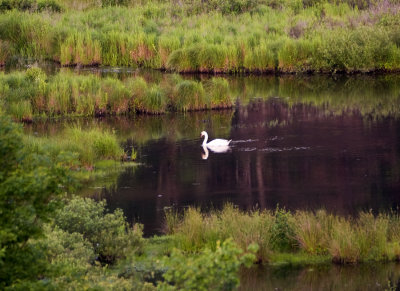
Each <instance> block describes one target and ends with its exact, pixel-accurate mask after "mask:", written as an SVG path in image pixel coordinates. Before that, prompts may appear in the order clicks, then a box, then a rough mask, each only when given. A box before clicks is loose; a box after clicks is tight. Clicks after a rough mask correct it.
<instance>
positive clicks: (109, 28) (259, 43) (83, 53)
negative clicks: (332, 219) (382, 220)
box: [0, 0, 400, 73]
mask: <svg viewBox="0 0 400 291" xmlns="http://www.w3.org/2000/svg"><path fill="white" fill-rule="evenodd" d="M23 2H24V3H27V4H26V5H25V6H23V7H22V6H21V5H17V4H16V3H18V1H11V0H2V2H1V3H3V5H0V11H2V12H1V14H0V65H1V64H4V63H6V62H7V61H9V60H10V58H13V57H15V56H19V57H23V58H30V59H49V60H53V61H56V62H59V63H60V64H61V65H63V66H75V65H79V66H91V65H107V66H129V67H145V68H154V69H167V70H171V71H175V72H210V73H228V72H230V73H234V72H260V73H265V72H281V73H293V72H338V71H340V72H348V73H351V72H369V71H398V70H399V69H400V48H399V46H400V36H399V31H400V29H399V27H400V18H399V15H400V13H399V9H400V6H399V3H398V1H394V0H393V1H391V0H379V1H357V0H341V1H328V0H325V1H319V0H318V1H317V0H315V1H314V0H311V1H309V0H296V1H287V0H282V1H264V0H257V1H249V0H245V1H207V2H206V3H204V1H197V0H193V1H183V2H181V3H180V5H176V3H175V2H174V1H141V2H136V1H128V0H126V1H122V0H121V1H114V0H113V1H106V0H104V1H89V0H76V1H72V2H71V1H65V0H40V1H39V0H37V1H34V0H32V1H31V0H29V1H28V0H27V1H23ZM4 3H8V4H4Z"/></svg>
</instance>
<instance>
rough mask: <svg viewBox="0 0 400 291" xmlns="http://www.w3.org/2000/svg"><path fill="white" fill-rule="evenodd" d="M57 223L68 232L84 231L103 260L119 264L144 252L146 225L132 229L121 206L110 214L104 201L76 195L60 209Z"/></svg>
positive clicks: (84, 234)
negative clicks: (131, 255)
mask: <svg viewBox="0 0 400 291" xmlns="http://www.w3.org/2000/svg"><path fill="white" fill-rule="evenodd" d="M55 225H56V226H57V227H59V228H60V229H62V230H64V231H66V232H68V233H80V234H82V235H83V237H84V238H85V239H86V240H88V241H89V242H90V243H91V244H92V247H93V249H94V251H95V253H96V254H98V256H99V260H100V261H101V262H103V263H111V264H112V263H115V262H116V260H118V259H121V258H125V257H126V256H128V255H130V254H132V253H134V252H137V251H140V249H141V247H142V244H143V239H142V227H141V226H140V225H135V226H134V227H133V228H131V227H130V226H129V225H128V223H126V221H125V218H124V216H123V213H122V211H121V210H119V209H117V210H115V211H114V212H113V213H106V210H105V202H104V201H100V202H95V201H94V200H92V199H89V198H78V197H76V198H73V199H72V200H70V201H69V203H68V204H67V205H66V206H65V207H64V209H62V210H59V211H58V212H57V215H56V217H55Z"/></svg>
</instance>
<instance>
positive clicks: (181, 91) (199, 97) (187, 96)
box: [173, 80, 209, 111]
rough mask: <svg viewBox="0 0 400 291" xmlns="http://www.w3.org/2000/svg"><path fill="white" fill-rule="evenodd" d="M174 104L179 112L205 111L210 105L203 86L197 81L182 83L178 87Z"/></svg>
mask: <svg viewBox="0 0 400 291" xmlns="http://www.w3.org/2000/svg"><path fill="white" fill-rule="evenodd" d="M173 103H174V105H175V106H176V109H177V110H178V111H190V110H200V109H205V108H207V106H208V105H209V104H208V102H207V100H206V96H205V92H204V89H203V85H202V84H201V83H199V82H195V81H188V80H185V81H182V82H180V83H178V85H176V89H175V96H174V99H173Z"/></svg>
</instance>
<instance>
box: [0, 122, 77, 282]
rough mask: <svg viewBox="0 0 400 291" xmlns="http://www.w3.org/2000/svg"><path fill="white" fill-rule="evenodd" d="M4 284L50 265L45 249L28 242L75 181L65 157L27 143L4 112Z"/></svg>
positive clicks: (0, 199)
mask: <svg viewBox="0 0 400 291" xmlns="http://www.w3.org/2000/svg"><path fill="white" fill-rule="evenodd" d="M0 161H1V169H0V225H1V230H0V282H1V283H0V287H4V286H7V285H10V284H11V283H12V282H15V281H17V280H23V279H34V278H36V277H37V276H38V275H39V274H40V273H41V272H43V271H44V269H45V264H44V262H43V251H44V250H43V249H40V248H36V247H34V246H32V245H31V244H29V243H28V241H29V240H30V239H34V238H39V237H40V236H41V235H42V234H43V224H44V223H45V222H48V221H49V219H50V215H51V213H52V212H53V211H54V210H55V206H56V202H57V200H56V198H58V197H59V196H60V194H61V193H63V192H64V191H66V189H67V188H66V187H67V186H68V184H69V183H70V181H69V180H68V177H69V176H68V175H67V169H66V168H65V167H64V166H63V162H62V157H61V156H59V157H58V159H56V160H55V161H54V162H53V161H51V160H50V159H49V158H48V157H47V156H46V155H40V154H32V153H30V152H28V151H26V150H25V149H24V146H23V143H22V133H21V129H20V127H19V126H18V125H16V124H14V123H12V122H11V121H10V119H9V118H7V117H4V116H0Z"/></svg>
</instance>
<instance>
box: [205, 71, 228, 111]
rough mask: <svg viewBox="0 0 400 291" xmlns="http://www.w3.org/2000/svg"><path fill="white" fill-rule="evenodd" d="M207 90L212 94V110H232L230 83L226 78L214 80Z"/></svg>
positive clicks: (207, 86) (207, 85)
mask: <svg viewBox="0 0 400 291" xmlns="http://www.w3.org/2000/svg"><path fill="white" fill-rule="evenodd" d="M206 88H207V91H208V93H209V94H210V97H209V100H210V107H211V108H214V109H215V108H231V107H232V106H233V98H232V97H231V94H230V92H229V84H228V81H227V80H226V79H224V78H212V79H211V80H210V81H209V82H208V83H207V84H206Z"/></svg>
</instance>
